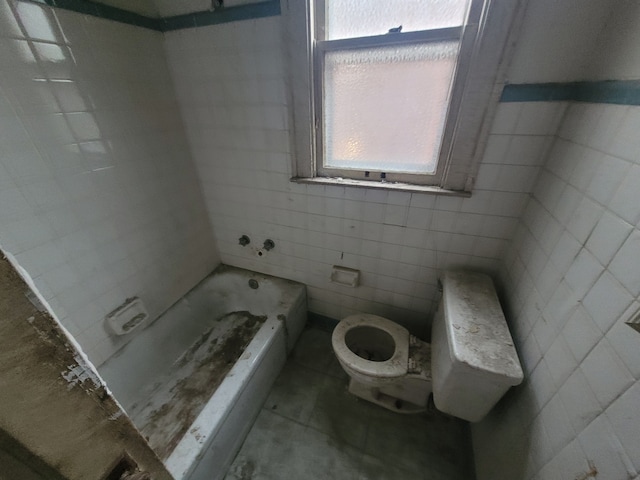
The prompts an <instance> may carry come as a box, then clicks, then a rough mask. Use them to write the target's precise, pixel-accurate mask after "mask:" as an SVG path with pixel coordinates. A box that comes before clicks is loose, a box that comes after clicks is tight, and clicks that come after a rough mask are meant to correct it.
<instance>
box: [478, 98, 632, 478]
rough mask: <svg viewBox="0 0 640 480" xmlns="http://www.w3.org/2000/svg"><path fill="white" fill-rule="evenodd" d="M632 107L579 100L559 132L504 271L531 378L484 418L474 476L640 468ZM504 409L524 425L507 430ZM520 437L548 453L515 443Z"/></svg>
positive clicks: (570, 474)
mask: <svg viewBox="0 0 640 480" xmlns="http://www.w3.org/2000/svg"><path fill="white" fill-rule="evenodd" d="M639 113H640V107H633V106H622V105H601V104H575V105H572V106H570V107H569V110H568V112H567V116H566V118H565V120H564V122H563V124H562V126H561V127H560V129H559V131H558V137H557V139H556V141H555V143H554V145H553V148H552V150H551V152H550V153H549V156H548V160H547V162H546V164H545V167H544V171H543V172H542V174H541V175H540V177H539V179H538V182H537V184H536V187H535V189H534V192H533V196H532V198H531V200H530V202H529V204H528V205H527V207H526V210H525V214H524V215H523V216H522V220H521V222H520V225H519V226H518V230H517V233H516V235H515V237H514V241H513V242H512V244H511V246H510V248H509V250H508V252H507V254H506V256H505V268H504V270H503V272H502V275H501V276H502V282H501V283H502V285H503V288H504V294H505V295H504V296H505V298H506V300H507V301H506V306H507V311H508V316H509V318H510V319H511V321H512V323H513V325H512V327H513V332H514V336H515V340H516V343H517V344H518V346H519V348H520V352H521V354H522V357H523V360H524V367H525V370H526V373H527V379H526V382H525V385H524V386H523V387H520V388H518V389H516V390H515V391H514V392H512V394H511V395H510V396H508V397H507V398H506V399H505V401H504V403H503V404H502V405H501V406H500V409H498V410H497V411H496V412H495V413H493V414H492V415H491V416H490V418H489V419H487V421H486V422H487V424H491V425H497V426H496V428H495V429H493V430H491V429H489V428H488V427H486V426H483V425H482V424H480V425H478V426H475V427H474V429H473V433H474V445H475V449H476V463H477V474H478V479H479V480H485V479H487V480H488V479H495V478H522V479H540V480H542V479H561V478H562V479H564V478H586V477H584V475H585V474H586V473H587V472H588V471H589V469H590V468H591V467H590V466H591V465H592V466H595V468H596V469H597V470H598V478H600V477H602V478H607V479H614V480H617V479H620V480H622V479H627V478H635V477H636V475H638V472H639V471H640V470H639V465H638V458H640V457H639V451H638V440H637V439H638V438H640V436H639V435H638V432H640V416H639V415H638V411H639V408H640V393H639V392H640V388H639V387H640V335H639V334H638V333H636V332H635V331H633V330H632V329H630V328H629V327H628V326H626V325H625V324H624V321H625V320H627V319H628V318H629V317H631V315H632V314H633V313H634V312H636V311H638V308H640V304H639V303H638V295H639V294H640V283H639V282H638V278H640V275H639V274H638V273H639V271H640V270H639V269H640V263H639V261H638V259H639V258H640V231H639V224H638V219H639V218H640V188H638V186H639V185H640V184H639V182H638V181H637V178H636V177H635V174H634V173H633V172H635V170H636V169H637V168H638V165H639V164H640V156H638V149H637V148H636V147H634V146H635V145H637V142H638V140H637V138H638V136H637V134H635V135H631V134H629V133H628V132H631V131H633V132H637V131H638V129H639V128H640V116H639ZM612 125H614V126H616V127H615V128H614V127H612ZM623 126H624V127H623ZM602 131H605V132H608V136H605V135H603V134H602ZM558 226H559V228H558ZM532 345H534V347H532ZM536 347H537V349H536ZM511 411H516V412H519V414H520V415H521V419H524V421H522V422H521V424H520V425H519V426H517V428H510V429H507V426H506V425H503V423H504V422H508V423H510V424H512V423H513V421H512V419H511V417H512V416H509V412H511ZM505 412H506V414H505ZM536 422H542V424H544V427H545V431H544V434H542V433H540V430H539V429H536V428H535V426H536ZM504 430H508V432H509V435H510V436H502V437H498V435H497V433H496V432H498V431H504ZM519 436H527V437H528V438H530V443H531V445H536V444H537V443H539V442H547V441H548V442H550V445H551V446H552V448H551V451H550V452H547V451H543V450H539V449H535V448H529V449H524V450H523V449H519V450H518V449H516V447H515V446H512V443H513V444H514V445H515V444H516V439H517V438H518V437H519ZM525 452H526V453H525ZM514 457H515V458H514ZM517 461H520V462H523V463H524V462H529V463H528V465H529V466H528V468H527V469H526V471H523V472H521V474H520V475H519V476H516V477H514V476H509V475H510V473H511V471H510V470H508V467H502V466H501V465H502V464H503V462H510V463H513V462H517ZM505 475H506V476H505Z"/></svg>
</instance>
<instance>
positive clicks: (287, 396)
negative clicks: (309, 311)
mask: <svg viewBox="0 0 640 480" xmlns="http://www.w3.org/2000/svg"><path fill="white" fill-rule="evenodd" d="M347 378H348V377H347V376H346V374H345V373H344V372H343V371H342V369H341V368H340V365H339V364H338V362H337V360H336V359H335V357H334V354H333V351H332V349H331V334H330V333H329V332H326V331H323V330H320V329H318V328H308V329H307V330H305V331H304V333H303V334H302V336H301V338H300V340H299V341H298V344H297V345H296V348H295V349H294V351H293V353H292V355H291V357H290V358H289V360H288V362H287V364H286V365H285V367H284V369H283V371H282V373H281V374H280V376H279V377H278V379H277V380H276V383H275V385H274V386H273V388H272V390H271V393H270V395H269V398H268V399H267V401H266V403H265V405H264V407H263V408H262V410H261V411H260V414H259V415H258V418H257V420H256V422H255V424H254V426H253V427H252V429H251V431H250V432H249V435H248V436H247V439H246V440H245V442H244V444H243V446H242V448H241V450H240V452H239V453H238V455H237V457H236V459H235V460H234V462H233V464H232V465H231V468H230V469H229V472H228V473H227V476H226V477H225V478H226V480H249V479H255V480H272V479H273V480H276V479H277V480H280V479H302V478H304V479H305V480H315V479H332V480H343V479H354V480H355V479H358V480H364V479H367V480H373V479H385V480H387V479H403V480H404V479H429V480H440V479H443V480H444V479H447V480H457V479H460V480H462V479H465V480H469V479H472V478H474V475H473V467H472V464H473V462H472V457H471V447H470V438H469V428H468V425H467V424H466V422H463V421H460V420H457V419H455V418H452V417H449V416H447V415H444V414H441V413H439V412H437V411H430V412H428V413H425V414H420V415H400V414H396V413H393V412H389V411H387V410H385V409H383V408H381V407H378V406H376V405H373V404H370V403H368V402H366V401H363V400H359V399H357V398H355V397H354V396H352V395H351V394H349V393H348V392H347Z"/></svg>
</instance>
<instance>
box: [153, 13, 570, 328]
mask: <svg viewBox="0 0 640 480" xmlns="http://www.w3.org/2000/svg"><path fill="white" fill-rule="evenodd" d="M165 42H166V43H165V45H166V49H167V55H168V61H169V65H170V69H171V73H172V76H173V79H174V82H175V85H176V89H177V94H178V98H179V100H180V106H181V111H182V115H183V118H184V123H185V125H186V129H187V135H188V137H189V141H190V145H191V149H192V152H193V154H194V158H195V161H196V166H197V169H198V174H199V176H200V179H201V181H202V184H203V190H204V194H205V199H206V203H207V207H208V212H209V217H210V220H211V222H212V224H213V227H214V231H215V236H216V241H217V245H218V248H219V250H220V254H221V257H222V261H223V262H225V263H229V264H232V265H236V266H240V267H244V268H249V269H251V270H256V271H260V272H264V273H269V274H273V275H277V276H282V277H285V278H291V279H295V280H298V281H301V282H303V283H305V284H306V285H307V286H308V293H309V308H310V310H311V311H313V312H316V313H320V314H323V315H326V316H329V317H332V318H336V319H338V318H341V317H344V316H346V315H348V314H350V313H353V312H355V311H364V312H371V313H378V314H380V315H384V316H387V317H390V318H392V319H394V320H396V321H398V322H400V323H402V324H404V325H407V326H409V327H411V328H412V329H413V330H414V332H417V333H418V334H422V335H424V334H427V331H428V327H429V319H430V315H429V314H430V312H432V310H433V307H434V302H435V301H436V298H437V275H438V272H439V271H440V270H442V269H443V268H451V267H461V266H466V267H469V268H476V269H480V270H486V271H488V272H493V273H496V272H497V271H498V269H499V265H500V263H501V259H502V256H503V253H504V251H505V249H506V246H507V243H508V242H509V241H510V239H511V237H512V234H513V232H514V228H515V225H516V223H517V219H518V218H519V216H520V214H521V212H522V208H523V206H524V204H525V202H526V200H527V199H528V194H529V192H530V191H531V188H532V186H533V183H534V181H535V179H536V177H537V174H538V170H539V165H540V164H541V162H542V159H543V156H544V154H545V149H546V148H547V146H548V145H549V138H550V137H549V134H551V133H553V132H554V131H555V128H556V126H557V124H558V123H559V121H560V118H561V116H562V113H563V111H564V105H560V104H553V105H541V104H530V105H529V104H527V105H524V104H522V105H520V107H521V108H522V115H521V117H519V119H518V121H516V122H513V121H512V120H513V119H512V118H511V117H509V118H505V117H504V115H503V113H504V112H503V111H502V107H501V110H500V111H499V112H498V117H497V119H496V121H495V124H494V127H493V132H492V133H493V134H492V136H491V139H490V142H489V148H488V150H487V154H486V156H485V159H484V161H483V163H482V166H481V168H480V173H479V176H478V182H477V185H476V190H475V192H474V194H473V197H472V198H469V199H462V198H456V197H443V196H430V195H426V194H409V193H395V192H394V193H391V192H386V191H376V190H369V189H357V188H343V187H323V186H316V185H301V184H296V183H291V182H290V181H289V178H290V177H291V158H290V156H291V150H290V138H289V135H290V126H289V124H288V118H289V117H288V110H287V109H288V103H289V91H288V85H287V81H288V80H287V76H286V71H285V68H286V67H285V61H284V53H283V52H284V49H283V46H282V32H281V18H280V17H271V18H265V19H259V20H251V21H244V22H238V23H229V24H224V25H216V26H211V27H201V28H195V29H188V30H180V31H176V32H170V33H168V34H166V35H165ZM242 234H247V235H249V237H250V238H251V240H252V243H251V245H250V246H249V247H241V246H240V245H238V238H239V237H240V236H241V235H242ZM267 238H271V239H273V240H274V241H275V243H276V248H275V249H274V250H273V251H272V252H269V253H268V254H267V255H266V256H263V257H261V258H258V257H257V256H256V255H255V253H254V252H253V250H252V247H254V246H260V245H262V242H263V241H264V240H265V239H267ZM332 265H343V266H346V267H351V268H356V269H359V270H361V271H362V285H361V286H360V287H358V288H355V289H352V288H348V287H340V286H337V285H335V284H332V283H330V281H329V277H330V274H331V266H332Z"/></svg>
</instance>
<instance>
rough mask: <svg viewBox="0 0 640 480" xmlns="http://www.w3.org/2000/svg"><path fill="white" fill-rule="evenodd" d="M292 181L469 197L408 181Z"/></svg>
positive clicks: (464, 194) (315, 178) (462, 193)
mask: <svg viewBox="0 0 640 480" xmlns="http://www.w3.org/2000/svg"><path fill="white" fill-rule="evenodd" d="M291 181H292V182H295V183H306V184H308V185H333V186H339V187H356V188H372V189H378V190H391V191H395V192H410V193H426V194H430V195H446V196H451V197H467V198H468V197H471V192H464V191H459V190H448V189H446V188H440V187H434V186H429V185H413V184H410V183H392V182H368V181H365V180H352V179H349V178H327V177H292V178H291Z"/></svg>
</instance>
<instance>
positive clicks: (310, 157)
mask: <svg viewBox="0 0 640 480" xmlns="http://www.w3.org/2000/svg"><path fill="white" fill-rule="evenodd" d="M323 2H324V0H315V1H314V0H305V1H302V2H300V1H297V0H288V1H286V0H285V9H284V14H285V15H286V17H287V24H286V25H287V26H286V30H285V34H286V38H285V41H286V42H287V44H288V49H289V52H288V57H289V63H290V75H291V78H290V81H291V84H292V88H291V91H292V95H291V97H292V98H291V104H292V108H291V123H290V125H292V130H293V135H292V137H293V138H292V151H293V157H294V158H293V167H292V168H293V172H292V173H293V175H292V178H291V180H292V181H295V182H303V183H323V184H343V185H353V186H360V187H372V188H386V189H394V190H407V191H424V192H433V193H448V194H469V193H470V192H471V190H472V188H473V184H474V182H475V176H476V174H477V169H478V164H479V161H480V159H481V158H482V154H483V153H484V147H485V145H486V141H487V137H488V132H489V126H490V124H491V122H492V120H493V116H494V114H495V109H496V108H497V104H498V101H499V96H500V93H501V91H502V87H503V86H504V78H505V76H506V65H507V64H508V59H509V58H510V57H511V53H512V51H513V44H514V41H513V38H514V37H515V32H516V31H517V30H518V27H519V25H520V23H521V21H522V11H523V8H522V6H523V4H524V0H522V1H518V0H471V3H470V6H469V11H468V14H467V21H466V23H465V25H463V26H462V27H450V28H444V29H433V30H423V31H419V32H405V33H397V34H385V35H379V36H375V37H359V38H357V39H340V40H331V41H325V40H323V39H322V38H323V37H322V36H321V35H322V32H321V27H319V25H320V22H322V23H321V25H324V19H323V18H320V17H322V15H316V13H317V12H324V5H323ZM314 3H319V5H317V6H315V5H314ZM452 29H453V30H455V29H459V30H462V31H461V33H460V37H459V38H460V48H459V55H458V61H457V64H456V67H455V71H454V75H453V84H452V87H451V93H450V101H449V106H448V113H447V120H446V121H445V127H444V132H443V137H442V143H441V146H440V153H439V155H438V165H437V170H436V174H435V175H428V174H426V175H425V174H392V173H387V174H386V178H385V179H376V180H374V179H372V178H371V177H365V176H364V172H360V175H359V176H358V175H347V174H346V173H345V172H348V171H347V170H346V169H345V170H342V169H323V167H322V165H320V166H319V165H318V163H320V164H321V163H322V158H323V157H322V150H321V149H322V128H321V127H322V119H321V117H320V116H319V115H320V114H321V106H322V97H321V95H322V89H321V88H318V87H319V85H321V83H319V82H318V79H319V78H320V81H321V78H322V77H321V76H322V75H323V70H322V64H321V61H320V59H321V57H323V52H324V51H326V50H327V47H329V48H333V47H336V46H341V45H342V46H347V47H351V48H363V47H364V48H366V47H370V46H374V44H376V42H378V41H380V38H379V37H385V38H384V40H385V41H391V42H394V43H395V42H397V43H422V42H424V41H425V39H426V41H429V38H430V37H431V38H433V39H436V38H438V37H439V36H442V35H450V34H452V33H453V32H452V31H451V30H452ZM427 32H429V33H427ZM318 35H320V36H318ZM318 38H320V40H318ZM367 39H374V40H372V41H371V42H372V43H371V44H367ZM449 39H450V37H449ZM354 40H355V41H354ZM432 41H435V40H432ZM331 44H333V46H332V45H331ZM318 167H320V168H318ZM350 172H353V171H350ZM355 172H359V171H355ZM347 177H350V178H347Z"/></svg>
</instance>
